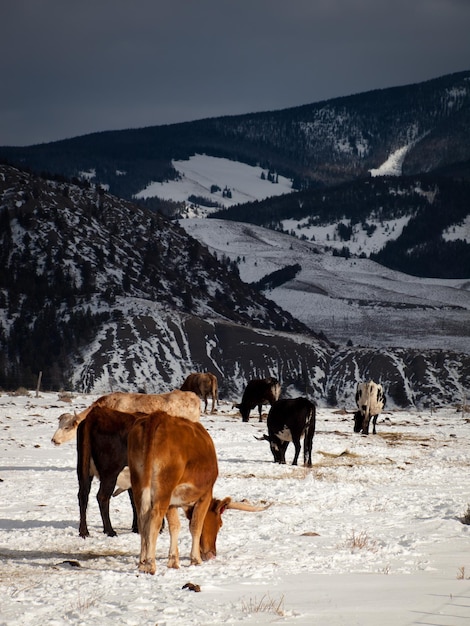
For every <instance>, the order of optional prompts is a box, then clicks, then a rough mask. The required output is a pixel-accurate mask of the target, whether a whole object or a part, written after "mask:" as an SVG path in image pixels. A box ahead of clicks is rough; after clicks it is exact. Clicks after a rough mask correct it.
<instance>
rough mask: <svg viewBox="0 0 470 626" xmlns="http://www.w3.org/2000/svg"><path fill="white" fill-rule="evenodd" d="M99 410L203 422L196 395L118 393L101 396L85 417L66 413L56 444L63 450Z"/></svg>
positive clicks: (85, 412)
mask: <svg viewBox="0 0 470 626" xmlns="http://www.w3.org/2000/svg"><path fill="white" fill-rule="evenodd" d="M95 406H105V407H108V408H109V409H114V410H116V411H123V412H131V413H152V412H153V411H157V410H159V409H161V410H162V411H166V412H167V413H169V414H170V415H177V416H178V417H186V418H187V419H190V420H192V421H199V419H200V417H201V403H200V400H199V398H198V397H197V396H196V394H194V393H190V392H187V391H181V390H179V389H176V390H174V391H170V392H169V393H160V394H150V393H148V394H147V393H124V392H122V391H115V392H113V393H108V394H107V395H105V396H101V397H100V398H98V399H97V400H95V402H93V404H91V405H90V406H89V407H87V408H86V409H84V410H83V411H82V412H81V413H75V414H74V415H72V414H71V413H64V414H63V415H61V416H60V417H59V427H58V428H57V430H56V431H55V433H54V435H53V437H52V443H54V444H55V445H57V446H60V445H61V444H62V443H65V442H66V441H71V440H72V439H74V438H75V436H76V434H77V428H78V425H79V424H80V422H82V421H83V420H84V419H85V418H86V417H87V415H88V413H89V412H90V411H91V409H92V408H93V407H95Z"/></svg>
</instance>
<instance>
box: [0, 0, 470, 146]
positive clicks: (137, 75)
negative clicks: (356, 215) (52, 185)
mask: <svg viewBox="0 0 470 626" xmlns="http://www.w3.org/2000/svg"><path fill="white" fill-rule="evenodd" d="M1 12H2V14H3V15H1V19H0V52H1V54H0V76H1V81H2V89H1V91H2V98H1V99H0V145H5V144H10V145H24V144H30V143H35V142H40V141H50V140H53V139H60V138H64V137H71V136H75V135H80V134H84V133H87V132H94V131H98V130H107V129H118V128H135V127H140V126H146V125H153V124H165V123H172V122H180V121H187V120H193V119H199V118H202V117H211V116H218V115H226V114H227V115H229V114H235V113H248V112H253V111H260V110H269V109H279V108H284V107H289V106H295V105H298V104H306V103H309V102H317V101H320V100H323V99H328V98H332V97H336V96H342V95H349V94H351V93H357V92H361V91H366V90H369V89H375V88H383V87H392V86H395V85H402V84H406V83H412V82H419V81H423V80H427V79H429V78H434V77H437V76H440V75H442V74H446V73H451V72H456V71H460V70H466V69H470V37H469V36H468V33H469V32H470V28H469V27H470V2H468V0H413V1H412V2H410V1H409V0H395V2H389V0H315V1H312V0H223V1H221V0H198V1H197V2H188V1H187V0H167V1H164V0H157V1H156V0H134V2H129V1H128V0H82V1H81V2H76V3H75V2H63V0H41V2H37V0H15V2H11V3H9V6H8V10H7V9H5V8H3V9H2V10H1Z"/></svg>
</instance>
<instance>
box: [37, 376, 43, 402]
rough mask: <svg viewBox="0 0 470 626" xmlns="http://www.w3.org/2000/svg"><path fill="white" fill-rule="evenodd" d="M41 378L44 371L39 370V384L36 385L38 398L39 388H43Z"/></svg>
mask: <svg viewBox="0 0 470 626" xmlns="http://www.w3.org/2000/svg"><path fill="white" fill-rule="evenodd" d="M41 379H42V372H39V376H38V384H37V386H36V398H38V397H39V389H40V388H41Z"/></svg>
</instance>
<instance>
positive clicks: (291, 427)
mask: <svg viewBox="0 0 470 626" xmlns="http://www.w3.org/2000/svg"><path fill="white" fill-rule="evenodd" d="M315 418H316V410H315V405H314V404H313V402H310V400H308V399H307V398H293V399H283V400H278V401H277V402H275V403H274V404H273V406H272V407H271V409H270V411H269V413H268V420H267V426H268V434H267V435H264V437H263V439H266V440H267V441H269V445H270V446H271V452H272V453H273V457H274V462H275V463H281V464H284V463H285V462H286V450H287V446H288V445H289V442H290V441H292V443H293V444H294V447H295V455H294V460H293V461H292V465H297V459H298V458H299V453H300V440H301V439H302V438H303V440H304V464H305V465H307V466H308V467H311V466H312V442H313V436H314V434H315Z"/></svg>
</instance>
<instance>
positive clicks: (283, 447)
mask: <svg viewBox="0 0 470 626" xmlns="http://www.w3.org/2000/svg"><path fill="white" fill-rule="evenodd" d="M288 445H289V442H288V441H280V443H279V463H281V465H285V464H286V451H287V446H288Z"/></svg>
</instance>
